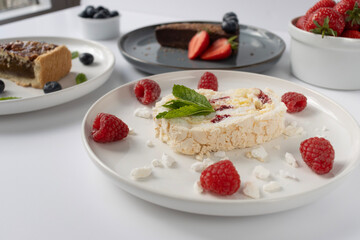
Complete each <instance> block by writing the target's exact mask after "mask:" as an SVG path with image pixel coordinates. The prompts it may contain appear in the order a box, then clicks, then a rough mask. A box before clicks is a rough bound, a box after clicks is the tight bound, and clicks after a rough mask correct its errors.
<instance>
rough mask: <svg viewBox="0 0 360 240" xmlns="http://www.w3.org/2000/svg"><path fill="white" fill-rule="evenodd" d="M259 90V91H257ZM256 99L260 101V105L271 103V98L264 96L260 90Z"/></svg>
mask: <svg viewBox="0 0 360 240" xmlns="http://www.w3.org/2000/svg"><path fill="white" fill-rule="evenodd" d="M259 90H260V89H259ZM258 98H259V99H260V101H261V103H262V104H265V103H271V98H269V96H268V95H266V94H265V93H264V92H263V91H261V90H260V93H259V95H258Z"/></svg>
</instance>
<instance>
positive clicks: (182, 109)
mask: <svg viewBox="0 0 360 240" xmlns="http://www.w3.org/2000/svg"><path fill="white" fill-rule="evenodd" d="M172 92H173V95H174V96H175V97H176V98H177V99H174V100H170V101H168V102H166V103H165V104H164V105H163V107H166V108H169V109H170V111H167V112H161V113H159V114H158V115H157V116H156V118H165V119H169V118H178V117H186V116H191V115H195V116H200V115H208V114H210V113H212V112H215V110H214V109H213V107H212V106H211V104H210V102H209V101H208V100H207V99H206V97H205V96H203V95H201V94H199V93H197V92H196V91H195V90H193V89H190V88H188V87H185V86H182V85H176V84H175V85H174V86H173V91H172Z"/></svg>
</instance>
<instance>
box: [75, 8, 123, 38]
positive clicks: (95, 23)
mask: <svg viewBox="0 0 360 240" xmlns="http://www.w3.org/2000/svg"><path fill="white" fill-rule="evenodd" d="M78 16H79V18H80V21H81V24H82V32H83V34H84V36H85V37H86V38H89V39H92V40H107V39H113V38H117V37H119V35H120V14H119V12H118V11H116V10H112V11H110V10H109V9H107V8H105V7H102V6H98V7H96V8H95V7H94V6H87V7H86V8H85V9H84V10H83V11H82V12H81V13H80V14H79V15H78Z"/></svg>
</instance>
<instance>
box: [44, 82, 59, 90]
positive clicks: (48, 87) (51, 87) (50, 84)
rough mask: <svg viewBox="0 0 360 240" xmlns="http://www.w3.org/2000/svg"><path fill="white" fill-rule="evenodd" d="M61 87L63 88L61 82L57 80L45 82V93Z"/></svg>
mask: <svg viewBox="0 0 360 240" xmlns="http://www.w3.org/2000/svg"><path fill="white" fill-rule="evenodd" d="M61 89H62V87H61V85H60V83H58V82H55V81H53V82H47V83H45V85H44V88H43V90H44V93H51V92H56V91H59V90H61Z"/></svg>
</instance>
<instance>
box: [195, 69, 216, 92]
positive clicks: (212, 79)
mask: <svg viewBox="0 0 360 240" xmlns="http://www.w3.org/2000/svg"><path fill="white" fill-rule="evenodd" d="M199 88H204V89H211V90H214V91H217V90H218V81H217V77H216V76H215V75H214V74H213V73H211V72H205V73H204V74H203V75H202V76H201V78H200V81H199V83H198V89H199Z"/></svg>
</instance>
